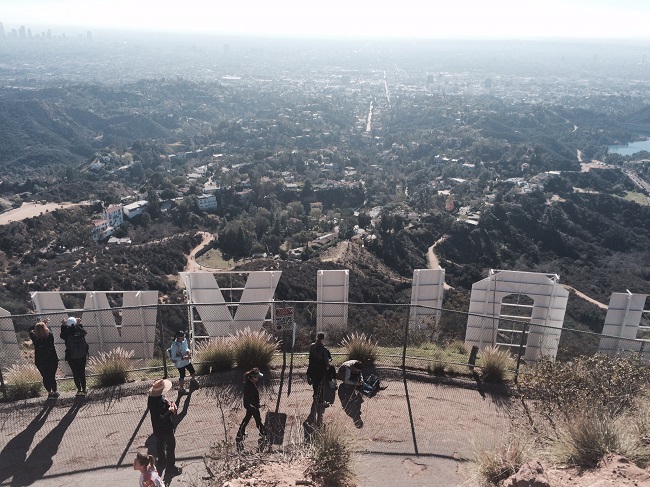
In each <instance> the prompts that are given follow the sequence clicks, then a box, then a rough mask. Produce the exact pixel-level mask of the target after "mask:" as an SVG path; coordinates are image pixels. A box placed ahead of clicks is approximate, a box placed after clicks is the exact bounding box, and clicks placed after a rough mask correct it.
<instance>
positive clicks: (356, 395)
mask: <svg viewBox="0 0 650 487" xmlns="http://www.w3.org/2000/svg"><path fill="white" fill-rule="evenodd" d="M338 396H339V400H340V401H341V406H343V410H344V411H345V414H347V415H348V416H350V418H352V421H354V426H356V427H357V428H363V420H362V419H361V404H362V403H363V396H362V394H361V393H360V392H359V391H357V390H356V388H355V387H349V386H344V385H341V386H340V387H339V389H338Z"/></svg>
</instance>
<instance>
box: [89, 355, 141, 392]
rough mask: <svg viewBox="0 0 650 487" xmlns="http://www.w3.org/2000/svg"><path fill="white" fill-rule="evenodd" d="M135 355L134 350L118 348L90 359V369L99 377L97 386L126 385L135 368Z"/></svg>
mask: <svg viewBox="0 0 650 487" xmlns="http://www.w3.org/2000/svg"><path fill="white" fill-rule="evenodd" d="M133 355H134V352H133V350H128V351H127V350H124V349H123V348H121V347H117V348H115V349H113V350H110V351H108V352H99V355H97V356H94V357H90V359H89V360H88V368H89V369H90V370H91V371H92V373H93V374H96V375H97V385H99V386H100V387H107V386H114V385H118V384H124V383H126V381H127V380H128V379H129V370H130V369H131V368H132V367H133Z"/></svg>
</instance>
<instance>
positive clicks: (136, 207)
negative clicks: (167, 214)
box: [124, 200, 149, 218]
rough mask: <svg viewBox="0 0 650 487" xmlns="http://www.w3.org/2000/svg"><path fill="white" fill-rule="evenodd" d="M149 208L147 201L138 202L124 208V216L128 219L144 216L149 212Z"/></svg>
mask: <svg viewBox="0 0 650 487" xmlns="http://www.w3.org/2000/svg"><path fill="white" fill-rule="evenodd" d="M147 206H149V203H148V202H147V201H145V200H140V201H136V202H135V203H131V204H129V205H125V206H124V214H125V215H126V217H127V218H133V217H134V216H138V215H142V214H143V213H144V212H145V211H146V210H147Z"/></svg>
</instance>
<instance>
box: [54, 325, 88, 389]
mask: <svg viewBox="0 0 650 487" xmlns="http://www.w3.org/2000/svg"><path fill="white" fill-rule="evenodd" d="M87 333H88V332H87V331H86V330H84V327H83V325H82V324H81V318H74V317H72V316H71V317H70V318H68V319H67V320H65V319H64V320H61V335H60V336H61V339H62V340H63V341H64V342H65V361H66V362H68V365H69V366H70V370H72V378H73V379H74V385H75V386H77V396H85V395H86V360H87V359H88V344H87V343H86V340H85V338H84V337H85V336H86V334H87ZM79 337H81V338H83V340H82V339H81V338H79ZM77 338H78V339H79V341H81V342H82V343H83V347H84V349H85V353H83V351H82V352H77V350H73V349H72V348H71V343H72V341H76V339H77ZM68 339H70V341H69V340H68ZM82 353H83V355H82Z"/></svg>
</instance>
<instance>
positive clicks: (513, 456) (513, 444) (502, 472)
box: [474, 435, 530, 485]
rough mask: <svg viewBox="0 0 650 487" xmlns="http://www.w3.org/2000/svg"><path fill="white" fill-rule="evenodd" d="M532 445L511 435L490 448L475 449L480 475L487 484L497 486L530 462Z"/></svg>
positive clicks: (475, 458) (517, 436)
mask: <svg viewBox="0 0 650 487" xmlns="http://www.w3.org/2000/svg"><path fill="white" fill-rule="evenodd" d="M529 452H530V445H529V443H528V441H526V440H525V439H524V438H522V437H521V436H519V435H510V436H508V437H506V438H504V439H503V440H501V441H500V442H499V443H498V444H496V445H492V446H490V447H477V446H475V447H474V462H475V463H476V466H477V468H478V474H479V476H480V477H481V478H483V479H485V480H486V481H487V482H489V483H491V484H494V485H497V484H498V483H499V482H501V481H502V480H504V479H507V478H508V477H510V476H511V475H513V474H515V473H517V472H518V471H519V469H520V468H521V466H522V465H523V464H524V463H525V462H526V461H528V460H529V458H528V457H529Z"/></svg>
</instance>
